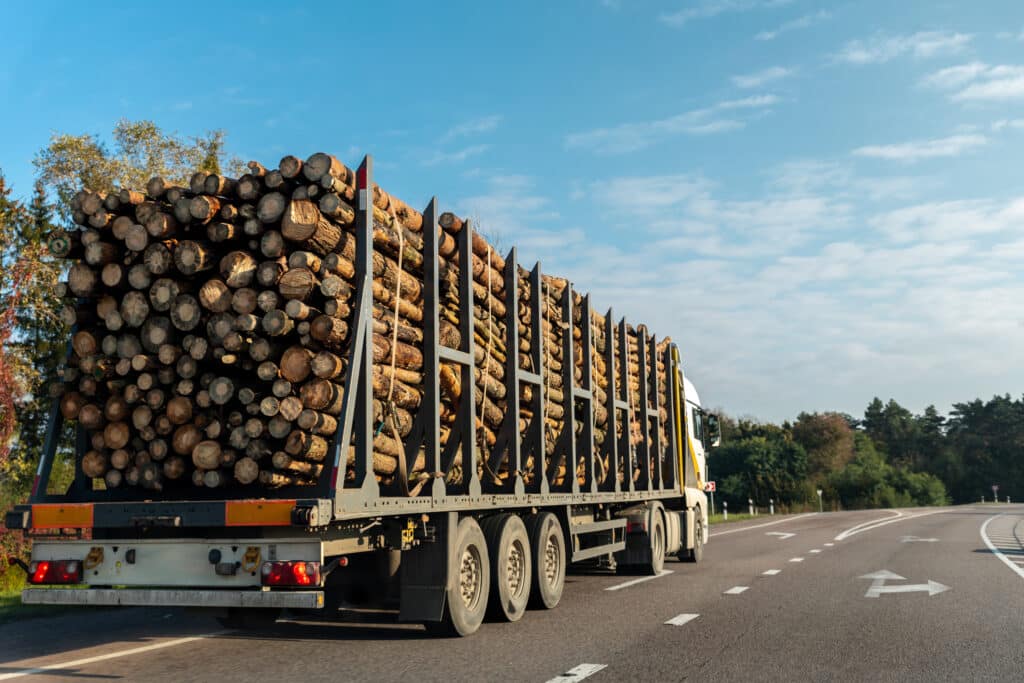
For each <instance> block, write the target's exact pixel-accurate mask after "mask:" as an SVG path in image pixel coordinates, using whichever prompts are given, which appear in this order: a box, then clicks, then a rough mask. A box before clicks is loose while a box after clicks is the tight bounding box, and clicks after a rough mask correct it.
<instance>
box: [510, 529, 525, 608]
mask: <svg viewBox="0 0 1024 683" xmlns="http://www.w3.org/2000/svg"><path fill="white" fill-rule="evenodd" d="M505 582H506V585H507V586H508V592H509V595H511V596H513V597H519V596H521V595H522V593H523V589H524V588H525V587H526V550H525V549H524V548H523V544H522V543H521V542H519V541H515V542H514V543H512V545H511V546H510V547H509V550H508V558H507V562H506V564H505Z"/></svg>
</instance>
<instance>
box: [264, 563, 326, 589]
mask: <svg viewBox="0 0 1024 683" xmlns="http://www.w3.org/2000/svg"><path fill="white" fill-rule="evenodd" d="M260 575H261V578H262V582H263V585H264V586H319V585H320V563H319V562H264V563H263V567H262V568H261V570H260Z"/></svg>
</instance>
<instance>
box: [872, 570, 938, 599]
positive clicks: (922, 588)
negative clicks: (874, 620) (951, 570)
mask: <svg viewBox="0 0 1024 683" xmlns="http://www.w3.org/2000/svg"><path fill="white" fill-rule="evenodd" d="M860 578H862V579H870V580H871V587H870V588H868V592H867V593H865V594H864V597H865V598H877V597H881V596H882V594H883V593H928V596H929V597H931V596H933V595H938V594H939V593H945V592H946V591H948V590H949V586H947V585H945V584H941V583H939V582H938V581H932V580H930V579H929V580H928V583H910V584H903V585H900V586H887V585H886V584H885V582H886V581H906V579H905V578H904V577H902V576H900V575H899V574H895V573H893V572H891V571H889V570H888V569H882V570H880V571H877V572H872V573H870V574H864V575H863V576H861V577H860Z"/></svg>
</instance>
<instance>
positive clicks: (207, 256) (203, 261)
mask: <svg viewBox="0 0 1024 683" xmlns="http://www.w3.org/2000/svg"><path fill="white" fill-rule="evenodd" d="M174 265H175V266H177V268H178V270H179V271H180V272H181V274H182V275H195V274H196V273H200V272H202V271H204V270H209V269H210V268H212V267H213V265H214V259H213V251H212V250H211V249H210V246H209V245H208V244H204V243H202V242H196V241H194V240H184V241H182V242H179V243H178V246H177V248H176V249H175V250H174Z"/></svg>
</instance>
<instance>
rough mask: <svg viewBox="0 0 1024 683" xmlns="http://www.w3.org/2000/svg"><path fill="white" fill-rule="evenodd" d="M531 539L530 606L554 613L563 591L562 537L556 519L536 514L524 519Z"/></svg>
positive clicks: (548, 513) (564, 563) (563, 552)
mask: <svg viewBox="0 0 1024 683" xmlns="http://www.w3.org/2000/svg"><path fill="white" fill-rule="evenodd" d="M526 532H527V533H528V534H529V537H530V556H531V563H530V565H531V579H532V584H533V589H532V590H531V591H530V606H531V607H533V608H534V609H554V608H555V606H556V605H557V604H558V601H559V600H561V599H562V590H563V589H564V588H565V568H566V556H565V535H564V534H563V533H562V525H561V524H559V523H558V518H557V517H555V516H554V515H553V514H551V513H550V512H538V513H536V514H533V515H530V516H529V517H527V518H526Z"/></svg>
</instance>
